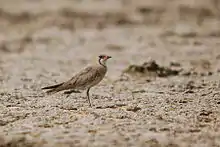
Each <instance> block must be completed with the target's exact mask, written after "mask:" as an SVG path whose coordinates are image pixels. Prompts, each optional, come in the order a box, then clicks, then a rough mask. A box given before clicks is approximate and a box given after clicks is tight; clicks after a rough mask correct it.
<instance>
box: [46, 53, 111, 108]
mask: <svg viewBox="0 0 220 147" xmlns="http://www.w3.org/2000/svg"><path fill="white" fill-rule="evenodd" d="M110 58H112V57H111V56H108V55H99V56H98V64H95V65H90V66H87V67H85V68H84V69H82V70H81V71H80V72H78V73H76V74H75V75H74V76H73V77H72V78H71V79H69V80H68V81H66V82H62V83H59V84H56V85H52V86H47V87H43V88H42V90H48V91H47V92H46V93H47V94H55V93H57V92H60V91H65V90H69V91H65V92H64V94H67V97H69V96H70V94H71V93H74V92H80V90H86V95H87V99H88V103H89V105H90V107H92V103H91V100H90V93H89V92H90V89H91V88H92V87H93V86H95V85H97V84H98V83H100V82H101V81H102V80H103V78H104V77H105V75H106V73H107V65H106V62H107V60H108V59H110Z"/></svg>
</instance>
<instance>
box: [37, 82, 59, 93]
mask: <svg viewBox="0 0 220 147" xmlns="http://www.w3.org/2000/svg"><path fill="white" fill-rule="evenodd" d="M61 85H63V83H60V84H56V85H52V86H47V87H43V88H41V89H43V90H45V89H48V91H46V93H47V94H54V93H56V92H58V91H57V88H58V87H59V86H61Z"/></svg>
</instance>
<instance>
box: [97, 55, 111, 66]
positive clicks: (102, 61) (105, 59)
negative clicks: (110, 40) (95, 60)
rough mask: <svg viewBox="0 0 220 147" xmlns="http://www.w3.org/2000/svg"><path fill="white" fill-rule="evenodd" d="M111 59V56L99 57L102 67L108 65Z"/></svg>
mask: <svg viewBox="0 0 220 147" xmlns="http://www.w3.org/2000/svg"><path fill="white" fill-rule="evenodd" d="M109 58H111V56H107V55H99V63H100V64H101V65H104V66H105V65H106V61H107V60H108V59H109Z"/></svg>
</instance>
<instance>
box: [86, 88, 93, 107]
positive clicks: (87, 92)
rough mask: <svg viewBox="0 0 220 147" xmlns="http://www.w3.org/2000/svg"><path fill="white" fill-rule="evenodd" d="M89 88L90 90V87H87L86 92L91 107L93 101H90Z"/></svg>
mask: <svg viewBox="0 0 220 147" xmlns="http://www.w3.org/2000/svg"><path fill="white" fill-rule="evenodd" d="M89 90H90V88H88V89H87V91H86V94H87V98H88V101H89V105H90V107H92V104H91V101H90V98H89Z"/></svg>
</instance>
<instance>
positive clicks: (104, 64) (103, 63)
mask: <svg viewBox="0 0 220 147" xmlns="http://www.w3.org/2000/svg"><path fill="white" fill-rule="evenodd" d="M99 64H100V65H102V66H104V67H106V61H105V60H102V59H99Z"/></svg>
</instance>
